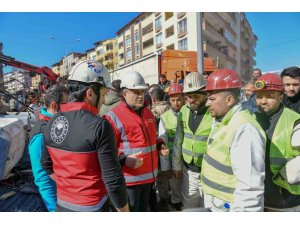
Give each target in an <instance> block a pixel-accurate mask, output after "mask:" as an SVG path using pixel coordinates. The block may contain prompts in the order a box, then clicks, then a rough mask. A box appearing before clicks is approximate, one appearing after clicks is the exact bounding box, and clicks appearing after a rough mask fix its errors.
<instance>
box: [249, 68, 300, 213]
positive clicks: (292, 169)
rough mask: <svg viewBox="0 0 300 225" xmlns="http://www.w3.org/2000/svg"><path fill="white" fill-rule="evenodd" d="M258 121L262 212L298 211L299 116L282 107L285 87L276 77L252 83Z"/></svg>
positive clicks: (299, 169)
mask: <svg viewBox="0 0 300 225" xmlns="http://www.w3.org/2000/svg"><path fill="white" fill-rule="evenodd" d="M254 91H255V93H256V103H257V106H258V108H259V110H260V113H256V116H257V120H258V122H259V123H260V125H261V126H262V127H263V129H264V130H265V131H266V134H267V146H266V157H265V162H266V179H265V194H264V196H265V211H289V212H296V211H297V212H299V211H300V151H299V150H300V115H299V114H298V113H296V112H294V111H292V110H290V109H288V108H287V107H285V106H284V105H283V104H282V99H283V91H284V85H283V82H282V80H281V79H280V77H279V76H278V75H276V74H272V73H267V74H264V75H262V76H261V77H260V78H258V80H257V81H256V83H255V89H254Z"/></svg>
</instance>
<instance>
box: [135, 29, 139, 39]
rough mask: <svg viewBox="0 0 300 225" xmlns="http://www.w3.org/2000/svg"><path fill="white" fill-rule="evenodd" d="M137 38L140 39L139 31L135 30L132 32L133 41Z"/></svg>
mask: <svg viewBox="0 0 300 225" xmlns="http://www.w3.org/2000/svg"><path fill="white" fill-rule="evenodd" d="M139 39H140V34H139V31H138V30H136V31H135V32H134V41H138V40H139Z"/></svg>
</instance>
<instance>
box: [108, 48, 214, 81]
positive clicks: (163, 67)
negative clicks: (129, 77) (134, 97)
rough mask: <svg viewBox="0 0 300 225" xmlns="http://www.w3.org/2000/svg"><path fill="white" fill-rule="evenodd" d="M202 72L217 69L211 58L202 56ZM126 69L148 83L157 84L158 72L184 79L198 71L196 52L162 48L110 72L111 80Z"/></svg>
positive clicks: (170, 77) (171, 77)
mask: <svg viewBox="0 0 300 225" xmlns="http://www.w3.org/2000/svg"><path fill="white" fill-rule="evenodd" d="M203 62H204V63H203V64H204V73H208V74H209V73H211V72H213V71H215V70H216V69H217V66H216V65H215V62H214V60H213V59H211V58H207V57H204V58H203ZM128 71H137V72H139V73H140V74H141V75H142V76H143V77H144V79H145V82H146V83H148V84H150V85H151V84H157V83H158V80H159V75H160V74H165V75H166V77H167V79H168V80H171V79H176V81H178V80H180V79H184V78H185V76H186V75H187V74H188V73H190V72H196V71H198V68H197V52H196V51H179V50H170V49H167V50H164V51H163V52H162V53H161V54H157V53H152V54H150V55H148V56H146V57H143V58H142V59H139V60H136V61H134V62H132V63H129V64H127V65H125V66H123V67H121V68H118V69H116V70H113V71H112V72H111V78H112V80H116V79H120V76H121V75H122V74H125V73H126V72H128Z"/></svg>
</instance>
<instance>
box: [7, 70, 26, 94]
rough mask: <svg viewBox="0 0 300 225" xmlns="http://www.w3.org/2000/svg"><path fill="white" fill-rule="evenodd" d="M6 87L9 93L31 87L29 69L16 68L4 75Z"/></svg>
mask: <svg viewBox="0 0 300 225" xmlns="http://www.w3.org/2000/svg"><path fill="white" fill-rule="evenodd" d="M3 80H4V83H5V84H4V87H5V90H7V91H8V92H9V93H11V94H13V93H16V92H17V91H21V90H24V89H30V88H31V78H30V76H29V72H28V71H24V70H14V71H12V72H9V73H6V74H4V75H3Z"/></svg>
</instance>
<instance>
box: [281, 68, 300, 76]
mask: <svg viewBox="0 0 300 225" xmlns="http://www.w3.org/2000/svg"><path fill="white" fill-rule="evenodd" d="M280 76H281V77H284V76H289V77H299V76H300V68H299V67H297V66H292V67H288V68H285V69H284V70H283V71H282V72H281V74H280Z"/></svg>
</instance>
